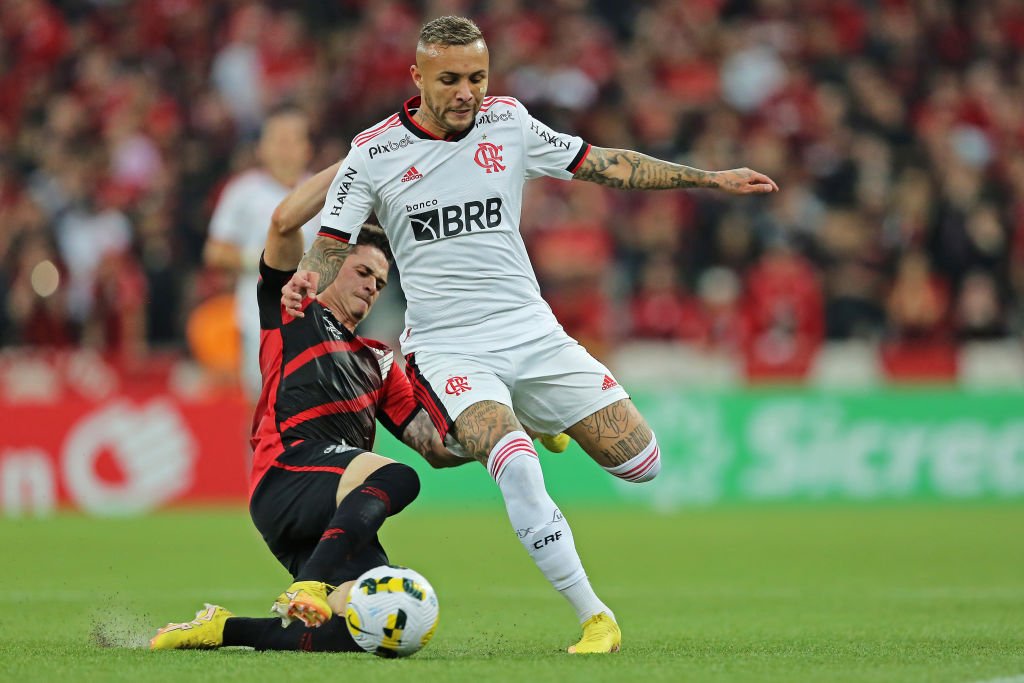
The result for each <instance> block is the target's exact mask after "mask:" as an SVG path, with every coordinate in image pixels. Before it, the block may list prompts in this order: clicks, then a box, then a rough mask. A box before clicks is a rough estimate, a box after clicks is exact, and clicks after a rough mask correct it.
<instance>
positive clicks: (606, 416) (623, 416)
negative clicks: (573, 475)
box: [565, 398, 654, 469]
mask: <svg viewBox="0 0 1024 683" xmlns="http://www.w3.org/2000/svg"><path fill="white" fill-rule="evenodd" d="M565 433H566V434H568V435H569V436H571V437H572V438H573V440H574V441H575V442H576V443H578V444H579V445H580V447H581V448H582V449H583V450H584V451H586V452H587V454H588V455H589V456H590V457H591V458H593V459H594V461H595V462H596V463H597V464H598V465H600V466H601V467H604V468H606V469H607V468H615V467H618V466H620V465H624V464H625V463H627V462H629V461H630V460H631V459H633V458H635V457H636V456H637V455H638V454H640V453H642V452H643V451H644V449H646V448H647V447H648V445H649V444H650V443H651V440H652V439H653V438H654V434H653V432H651V428H650V427H649V426H648V425H647V421H646V420H644V418H643V417H642V416H641V415H640V411H638V410H637V409H636V406H634V405H633V402H632V401H630V400H629V399H628V398H624V399H622V400H621V401H616V402H615V403H613V404H611V405H610V406H606V407H604V408H602V409H601V410H599V411H597V412H596V413H594V414H592V415H588V416H587V417H585V418H583V419H582V420H580V421H579V422H577V423H576V424H574V425H573V426H572V427H570V428H569V429H567V430H565Z"/></svg>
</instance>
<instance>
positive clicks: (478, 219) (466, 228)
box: [405, 197, 501, 242]
mask: <svg viewBox="0 0 1024 683" xmlns="http://www.w3.org/2000/svg"><path fill="white" fill-rule="evenodd" d="M430 206H437V200H436V199H431V200H430V201H426V202H419V203H417V204H406V205H405V210H406V211H410V212H412V211H416V210H417V209H424V208H427V207H430ZM409 222H410V223H412V234H413V237H415V238H416V241H417V242H432V241H434V240H437V239H443V238H446V237H455V236H456V235H461V234H462V233H470V232H472V231H474V230H486V229H487V228H496V227H498V226H499V225H501V198H500V197H491V198H490V199H488V200H486V201H483V202H478V201H471V202H466V203H465V204H452V205H450V206H442V207H441V208H439V209H432V210H430V211H423V212H420V213H410V214H409Z"/></svg>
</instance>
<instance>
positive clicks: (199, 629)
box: [149, 602, 235, 650]
mask: <svg viewBox="0 0 1024 683" xmlns="http://www.w3.org/2000/svg"><path fill="white" fill-rule="evenodd" d="M233 616H235V615H234V614H232V613H231V612H229V611H227V610H226V609H224V608H223V607H221V606H220V605H211V604H210V603H208V602H207V603H205V607H203V609H201V610H199V611H198V612H196V618H195V619H193V620H192V621H186V622H184V623H181V624H167V626H164V627H163V628H162V629H160V630H159V631H157V632H156V635H155V636H153V637H152V638H150V640H149V649H150V650H212V649H214V648H218V647H220V646H221V645H223V644H224V622H225V621H227V619H228V617H233Z"/></svg>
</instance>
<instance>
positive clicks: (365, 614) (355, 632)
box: [345, 564, 438, 657]
mask: <svg viewBox="0 0 1024 683" xmlns="http://www.w3.org/2000/svg"><path fill="white" fill-rule="evenodd" d="M437 619H438V606H437V594H436V593H434V588H433V586H431V585H430V583H429V582H428V581H427V580H426V579H425V578H423V576H422V575H421V574H419V573H418V572H415V571H413V570H412V569H408V568H406V567H393V566H391V565H386V564H385V565H381V566H380V567H374V568H373V569H370V570H369V571H366V572H364V573H363V574H362V575H360V576H359V578H358V579H356V582H355V585H353V586H352V591H351V592H350V593H349V596H348V606H347V607H346V608H345V621H346V623H347V624H348V632H349V633H351V634H352V638H353V639H354V640H355V641H356V643H358V644H359V647H361V648H363V649H364V650H366V651H367V652H372V653H373V654H375V655H378V656H380V657H408V656H409V655H411V654H414V653H416V652H419V651H420V650H421V649H422V648H423V647H425V646H426V644H427V643H429V642H430V639H431V638H432V637H433V636H434V631H435V630H436V629H437Z"/></svg>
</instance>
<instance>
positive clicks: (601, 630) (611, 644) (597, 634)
mask: <svg viewBox="0 0 1024 683" xmlns="http://www.w3.org/2000/svg"><path fill="white" fill-rule="evenodd" d="M621 646H622V631H620V630H619V625H618V624H616V623H615V620H614V619H612V618H611V617H610V616H609V615H607V614H605V613H603V612H602V613H601V614H595V615H594V616H592V617H590V618H589V619H587V620H586V621H584V622H583V637H582V638H580V642H578V643H576V644H575V645H570V646H569V654H571V655H590V654H599V653H604V652H618V651H619V647H621Z"/></svg>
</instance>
